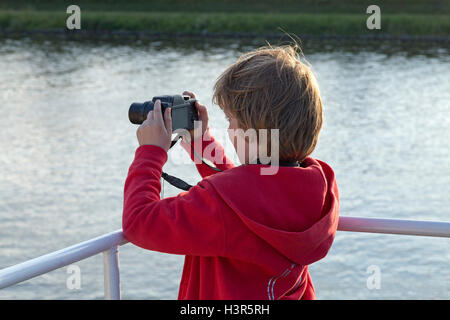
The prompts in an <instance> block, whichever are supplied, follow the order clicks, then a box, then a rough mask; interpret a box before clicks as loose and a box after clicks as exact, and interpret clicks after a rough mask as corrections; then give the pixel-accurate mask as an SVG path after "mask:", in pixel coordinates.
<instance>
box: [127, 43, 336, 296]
mask: <svg viewBox="0 0 450 320" xmlns="http://www.w3.org/2000/svg"><path fill="white" fill-rule="evenodd" d="M184 94H188V95H190V96H191V97H192V98H195V96H194V94H192V93H190V92H184ZM214 100H215V102H216V103H217V104H218V105H219V106H220V108H221V109H222V110H223V111H224V112H225V114H226V116H227V117H228V118H229V122H230V127H229V129H230V131H232V130H236V129H242V130H249V129H256V130H260V129H278V138H279V141H278V144H279V165H278V166H277V171H276V172H275V173H274V174H271V175H263V174H261V170H260V169H261V168H263V167H268V166H269V164H267V165H264V164H260V163H258V161H257V160H258V159H256V161H255V158H251V157H249V156H248V154H247V153H248V150H249V149H250V148H251V147H254V145H253V146H252V144H256V145H257V148H258V150H259V149H267V150H268V149H269V148H268V146H267V144H268V142H267V141H268V140H264V141H262V140H261V139H257V140H256V141H255V140H254V139H253V140H251V139H247V138H245V137H244V138H242V135H233V138H232V142H233V145H234V146H235V148H236V149H237V152H238V156H239V159H240V160H241V163H243V165H241V166H238V167H235V166H233V164H231V162H230V161H229V159H228V158H226V157H225V155H224V154H223V148H222V146H220V144H218V143H217V142H216V141H215V140H214V139H213V138H212V137H211V136H210V133H209V130H208V114H207V110H206V107H205V106H203V105H201V104H199V103H198V102H197V103H196V108H197V111H198V113H199V119H200V120H201V121H202V130H201V131H200V132H201V134H200V136H197V137H195V139H194V138H191V139H187V140H186V141H183V142H182V144H183V146H184V147H185V148H186V149H187V150H188V151H191V145H193V146H198V145H200V148H201V150H196V151H197V153H200V154H203V156H205V153H203V152H202V151H204V150H206V149H209V150H211V149H212V150H213V152H210V153H211V154H210V155H206V156H207V157H209V158H210V159H211V160H215V162H216V165H217V167H218V168H219V169H220V170H222V172H217V171H215V170H213V169H211V168H210V167H209V166H207V165H206V164H204V163H197V164H196V166H197V169H198V171H199V173H200V174H201V176H202V177H203V180H202V181H201V182H199V183H198V184H197V185H196V186H194V187H192V188H191V189H190V190H189V191H188V192H182V193H181V194H179V195H178V196H176V197H170V198H165V199H162V200H161V199H160V197H159V194H160V190H161V185H160V178H161V170H162V166H163V165H164V163H165V162H166V160H167V150H168V149H169V147H170V142H171V135H172V129H171V118H170V109H169V108H168V109H167V110H166V113H165V115H164V117H163V115H162V113H161V105H160V103H159V102H157V103H155V109H154V111H152V112H150V113H149V115H148V118H147V120H146V121H145V122H144V123H143V124H142V125H141V126H140V127H139V129H138V131H137V137H138V141H139V145H140V146H139V147H138V148H137V150H136V155H135V159H134V161H133V163H132V165H131V167H130V170H129V173H128V177H127V180H126V182H125V190H124V211H123V232H124V234H125V237H126V238H127V239H128V240H129V241H131V242H132V243H134V244H135V245H137V246H140V247H142V248H145V249H149V250H155V251H161V252H167V253H172V254H183V255H185V256H186V257H185V263H184V269H183V274H182V278H181V283H180V288H179V294H178V298H179V299H255V300H256V299H269V300H273V299H314V298H315V292H314V287H313V284H312V282H311V278H310V275H309V272H308V265H309V264H311V263H313V262H315V261H317V260H319V259H321V258H323V257H324V256H325V255H326V254H327V252H328V250H329V249H330V247H331V244H332V242H333V239H334V235H335V232H336V228H337V224H338V211H339V197H338V189H337V184H336V181H335V177H334V173H333V170H332V169H331V168H330V167H329V166H328V165H327V164H326V163H324V162H322V161H319V160H316V159H313V158H311V157H309V155H310V154H311V153H312V152H313V150H314V147H315V145H316V143H317V139H318V135H319V131H320V129H321V126H322V102H321V98H320V94H319V88H318V86H317V83H316V81H315V78H314V76H313V74H312V73H311V71H310V69H309V68H308V67H307V66H306V65H304V64H303V63H301V62H300V60H299V56H298V54H297V52H296V48H292V47H290V46H286V47H267V48H261V49H258V50H256V51H253V52H250V53H247V54H244V55H243V56H241V57H240V58H239V59H238V61H237V62H236V63H234V64H233V65H231V66H230V67H229V68H228V69H227V70H226V71H225V72H224V73H223V74H222V75H221V76H220V78H219V79H218V81H217V82H216V84H215V87H214ZM189 140H193V141H189ZM199 141H200V144H198V142H199ZM272 142H273V141H272ZM239 143H244V145H245V148H238V147H237V146H238V144H239ZM264 144H265V145H264ZM241 149H243V150H241ZM270 150H272V149H270ZM191 157H192V159H194V155H193V154H191ZM218 159H219V161H218ZM277 160H278V159H277ZM274 162H276V161H274ZM270 165H273V164H272V163H271V164H270Z"/></svg>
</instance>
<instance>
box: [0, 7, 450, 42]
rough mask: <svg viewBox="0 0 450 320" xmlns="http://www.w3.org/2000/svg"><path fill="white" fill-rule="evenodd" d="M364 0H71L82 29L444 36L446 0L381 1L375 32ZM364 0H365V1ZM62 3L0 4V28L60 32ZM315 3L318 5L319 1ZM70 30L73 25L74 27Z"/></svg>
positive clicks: (449, 23) (448, 26) (447, 30)
mask: <svg viewBox="0 0 450 320" xmlns="http://www.w3.org/2000/svg"><path fill="white" fill-rule="evenodd" d="M365 2H366V1H354V0H347V1H325V0H323V1H316V2H313V1H300V2H299V1H289V0H287V1H280V2H278V3H275V4H274V2H273V1H272V2H270V1H266V0H261V1H247V2H242V1H241V2H239V1H235V0H229V1H224V2H219V1H211V0H201V1H179V0H168V1H164V2H163V1H159V0H157V1H135V2H130V1H128V2H127V1H123V0H118V1H108V0H102V1H88V2H87V1H76V3H77V4H78V5H79V6H80V8H81V29H82V30H84V31H93V32H101V31H140V32H149V33H165V34H172V33H177V34H183V33H186V34H200V35H201V34H233V33H248V34H261V35H263V34H276V33H279V34H281V31H280V28H281V29H282V30H284V31H286V32H289V33H294V34H296V35H298V36H300V37H301V36H302V35H313V36H314V35H358V36H359V35H390V36H404V35H412V36H444V37H448V36H450V13H449V12H448V11H449V9H448V8H449V6H448V3H449V1H447V0H446V1H421V0H416V1H412V2H411V3H410V4H408V6H405V5H403V4H402V3H403V2H401V1H399V0H388V1H385V2H383V4H382V5H381V4H380V7H381V30H368V29H367V27H366V19H367V17H368V16H369V15H368V14H366V12H365V9H366V8H367V5H368V4H366V3H365ZM367 3H369V2H367ZM69 4H70V2H67V1H56V0H44V1H33V0H30V1H8V0H5V1H3V2H2V3H1V4H0V29H1V30H3V31H4V32H5V30H7V31H27V30H54V31H61V32H64V31H66V19H67V17H68V14H67V13H66V11H65V10H66V8H67V6H68V5H69ZM318 4H322V5H321V6H320V5H318ZM75 32H76V31H75Z"/></svg>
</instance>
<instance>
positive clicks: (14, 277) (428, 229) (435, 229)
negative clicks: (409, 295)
mask: <svg viewBox="0 0 450 320" xmlns="http://www.w3.org/2000/svg"><path fill="white" fill-rule="evenodd" d="M338 230H339V231H352V232H369V233H385V234H402V235H414V236H430V237H446V238H450V222H436V221H414V220H398V219H375V218H359V217H340V218H339V224H338ZM127 242H128V241H127V240H126V239H125V238H124V236H123V233H122V230H117V231H114V232H111V233H108V234H105V235H102V236H99V237H97V238H94V239H91V240H88V241H85V242H81V243H78V244H76V245H73V246H70V247H67V248H64V249H61V250H58V251H55V252H52V253H49V254H46V255H43V256H41V257H38V258H35V259H31V260H28V261H25V262H22V263H19V264H17V265H14V266H11V267H8V268H5V269H1V270H0V289H2V288H6V287H9V286H11V285H14V284H17V283H19V282H23V281H25V280H28V279H31V278H34V277H37V276H39V275H42V274H44V273H47V272H50V271H53V270H55V269H58V268H62V267H64V266H68V265H70V264H72V263H75V262H77V261H80V260H84V259H86V258H89V257H91V256H93V255H96V254H99V253H103V265H104V280H105V287H104V288H105V299H120V278H119V261H118V247H119V246H121V245H124V244H126V243H127Z"/></svg>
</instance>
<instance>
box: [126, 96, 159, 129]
mask: <svg viewBox="0 0 450 320" xmlns="http://www.w3.org/2000/svg"><path fill="white" fill-rule="evenodd" d="M150 110H153V102H152V101H146V102H144V103H139V102H135V103H132V104H131V106H130V109H129V110H128V118H129V119H130V121H131V123H134V124H142V122H144V121H145V119H147V115H148V113H149V112H150Z"/></svg>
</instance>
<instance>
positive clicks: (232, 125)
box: [225, 114, 250, 164]
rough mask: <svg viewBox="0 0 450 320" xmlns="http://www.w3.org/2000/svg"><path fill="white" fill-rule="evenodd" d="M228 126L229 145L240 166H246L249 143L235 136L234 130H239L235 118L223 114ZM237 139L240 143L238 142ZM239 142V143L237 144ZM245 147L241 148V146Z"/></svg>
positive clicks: (248, 160)
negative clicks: (235, 154)
mask: <svg viewBox="0 0 450 320" xmlns="http://www.w3.org/2000/svg"><path fill="white" fill-rule="evenodd" d="M225 115H226V117H227V119H228V122H229V125H228V138H229V139H230V141H231V143H232V144H233V147H234V149H235V150H236V153H237V155H238V158H239V161H240V162H241V163H242V164H247V163H249V162H250V159H249V158H250V156H249V155H250V152H249V150H250V146H249V141H248V140H247V139H246V138H245V137H243V138H242V137H241V135H239V134H236V132H237V131H236V130H238V129H239V125H238V121H237V120H236V118H235V117H233V116H232V115H230V114H225ZM239 139H240V140H241V141H239ZM238 141H239V142H238ZM243 145H244V146H245V147H244V148H242V146H243Z"/></svg>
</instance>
